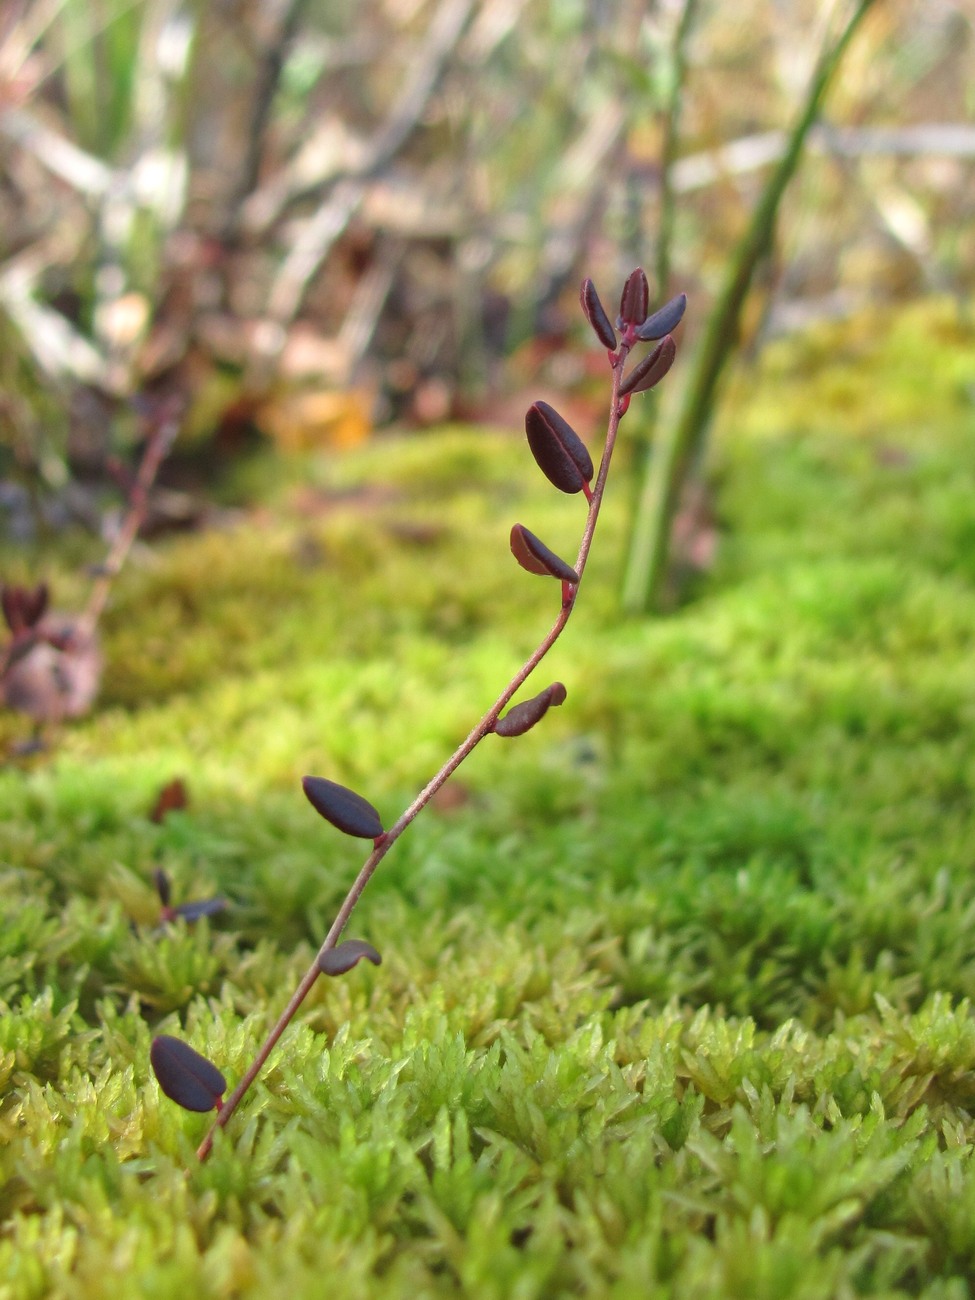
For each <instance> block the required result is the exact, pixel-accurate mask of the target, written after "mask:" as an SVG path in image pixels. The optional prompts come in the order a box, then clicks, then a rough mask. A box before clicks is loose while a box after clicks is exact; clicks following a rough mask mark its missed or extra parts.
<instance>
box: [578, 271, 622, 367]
mask: <svg viewBox="0 0 975 1300" xmlns="http://www.w3.org/2000/svg"><path fill="white" fill-rule="evenodd" d="M579 301H580V302H581V303H582V310H583V312H584V313H585V316H586V320H587V321H588V322H589V324H590V325H591V326H592V328H593V330H594V332H595V334H596V338H597V339H599V341H600V343H601V344H602V345H603V347H604V348H608V349H609V350H610V352H615V351H616V331H615V330H614V329H613V326H612V325H611V324H610V319H609V317H608V316H607V315H606V309H605V308H604V307H603V304H602V303H601V302H600V301H599V294H598V293H597V292H596V286H595V285H594V284H593V282H592V280H588V279H586V280H583V282H582V288H581V290H580V291H579Z"/></svg>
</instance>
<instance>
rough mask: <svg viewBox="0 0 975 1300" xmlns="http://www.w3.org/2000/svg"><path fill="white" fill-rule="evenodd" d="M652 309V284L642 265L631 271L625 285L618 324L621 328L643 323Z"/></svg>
mask: <svg viewBox="0 0 975 1300" xmlns="http://www.w3.org/2000/svg"><path fill="white" fill-rule="evenodd" d="M649 309H650V286H649V285H648V284H647V277H646V275H645V274H644V270H643V267H642V266H638V267H637V268H636V270H635V271H631V272H630V274H629V276H628V277H627V281H626V284H624V285H623V296H622V297H621V298H620V314H619V319H618V320H617V322H616V324H617V326H618V327H619V328H620V329H626V327H627V326H628V325H642V324H643V322H644V321H645V320H646V319H647V312H648V311H649Z"/></svg>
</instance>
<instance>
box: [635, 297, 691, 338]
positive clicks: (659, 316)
mask: <svg viewBox="0 0 975 1300" xmlns="http://www.w3.org/2000/svg"><path fill="white" fill-rule="evenodd" d="M686 307H687V294H686V293H679V294H678V295H677V297H676V298H671V300H670V302H668V303H665V304H664V306H663V307H661V308H660V310H659V311H655V312H654V313H653V315H652V316H648V317H647V319H646V320H645V321H644V322H643V324H642V325H641V326H640V328H639V329H638V330H637V332H636V336H637V338H638V339H642V340H643V341H644V342H645V343H646V342H647V341H648V340H649V339H662V338H663V336H664V335H665V334H671V333H672V332H673V331H674V330H675V329H676V328H677V326H678V325H679V324H680V323H681V320H682V319H683V316H684V311H685V309H686Z"/></svg>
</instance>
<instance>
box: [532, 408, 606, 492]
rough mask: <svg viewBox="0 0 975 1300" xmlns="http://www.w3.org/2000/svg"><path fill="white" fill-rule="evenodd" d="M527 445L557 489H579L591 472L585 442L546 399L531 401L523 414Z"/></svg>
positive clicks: (562, 490) (586, 481) (576, 490)
mask: <svg viewBox="0 0 975 1300" xmlns="http://www.w3.org/2000/svg"><path fill="white" fill-rule="evenodd" d="M525 432H526V433H527V434H528V445H529V447H531V451H532V455H533V456H534V457H535V460H536V461H537V463H538V467H539V469H540V470H541V471H542V473H543V474H544V475H545V477H546V478H547V479H548V481H549V482H550V483H552V484H554V486H555V487H557V488H558V489H559V491H560V492H569V493H572V492H581V491H582V489H583V487H584V486H585V484H586V483H588V482H589V480H590V479H591V478H592V475H593V466H592V458H591V457H590V455H589V452H588V451H587V450H586V446H585V443H584V442H583V441H582V439H581V438H580V437H579V435H578V434H577V433H576V431H575V430H574V429H573V428H572V426H571V425H570V424H569V423H568V421H567V420H564V419H563V418H562V416H561V415H559V413H558V411H556V410H555V409H554V408H553V407H551V406H549V404H548V402H535V403H534V404H533V405H532V406H530V407H529V408H528V413H527V414H526V416H525Z"/></svg>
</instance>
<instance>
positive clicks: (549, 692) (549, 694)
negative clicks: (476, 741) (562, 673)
mask: <svg viewBox="0 0 975 1300" xmlns="http://www.w3.org/2000/svg"><path fill="white" fill-rule="evenodd" d="M564 701H565V687H564V686H563V685H562V683H561V682H553V683H552V685H551V686H546V688H545V690H544V691H542V692H540V694H538V695H534V696H532V698H531V699H530V700H524V701H523V702H522V703H521V704H516V705H514V706H513V707H512V708H510V709H509V710H508V712H507V713H506V714H505V715H504V717H503V718H498V720H497V722H496V723H495V724H494V733H495V735H497V736H506V737H507V736H523V735H524V734H525V732H526V731H531V729H532V727H534V725H535V723H536V722H541V720H542V718H544V717H545V715H546V713H548V711H549V709H551V708H554V707H555V706H557V705H559V704H562V703H564Z"/></svg>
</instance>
